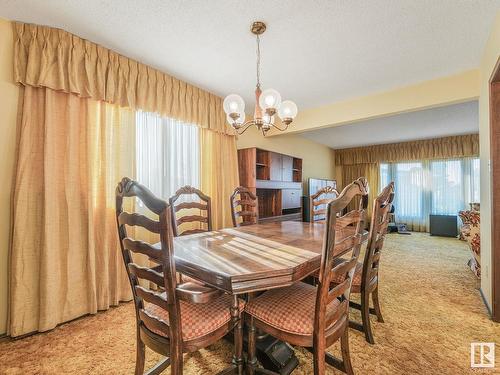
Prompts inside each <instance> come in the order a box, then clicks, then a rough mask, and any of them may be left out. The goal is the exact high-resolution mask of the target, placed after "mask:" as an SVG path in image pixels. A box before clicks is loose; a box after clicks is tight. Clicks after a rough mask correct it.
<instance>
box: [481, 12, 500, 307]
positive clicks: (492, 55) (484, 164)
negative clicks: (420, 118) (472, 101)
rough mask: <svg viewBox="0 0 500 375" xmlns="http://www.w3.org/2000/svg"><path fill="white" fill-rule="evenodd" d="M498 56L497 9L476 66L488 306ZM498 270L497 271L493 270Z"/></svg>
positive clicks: (483, 281) (499, 30)
mask: <svg viewBox="0 0 500 375" xmlns="http://www.w3.org/2000/svg"><path fill="white" fill-rule="evenodd" d="M499 56H500V12H498V13H497V17H496V19H495V23H494V25H493V29H492V30H491V34H490V37H489V39H488V42H487V44H486V47H485V50H484V54H483V58H482V59H481V66H480V82H481V92H480V96H479V144H480V149H481V150H480V155H481V290H482V292H483V295H484V298H485V300H486V303H487V304H488V305H489V307H491V305H492V280H493V279H492V277H491V178H490V176H491V175H490V106H489V80H490V77H491V74H492V72H493V69H494V67H495V64H496V62H497V60H498V57H499ZM497 272H500V270H497Z"/></svg>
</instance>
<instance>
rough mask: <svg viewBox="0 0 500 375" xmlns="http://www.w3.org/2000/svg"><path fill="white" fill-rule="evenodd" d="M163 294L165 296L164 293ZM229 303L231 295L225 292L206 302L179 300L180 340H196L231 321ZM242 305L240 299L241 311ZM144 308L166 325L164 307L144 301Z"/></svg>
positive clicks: (166, 314)
mask: <svg viewBox="0 0 500 375" xmlns="http://www.w3.org/2000/svg"><path fill="white" fill-rule="evenodd" d="M163 296H164V297H165V293H163ZM230 305H231V296H229V295H227V294H224V295H222V296H220V297H218V298H216V299H215V300H213V301H210V302H208V303H199V304H192V303H188V302H185V301H180V308H181V326H182V340H183V341H190V340H196V339H198V338H201V337H203V336H207V335H209V334H210V333H212V332H215V331H216V330H217V329H219V328H221V327H222V326H224V325H225V324H228V323H229V322H230V321H231V313H230V310H229V306H230ZM244 307H245V302H244V301H243V300H240V311H243V309H244ZM145 309H146V312H147V313H148V314H151V315H153V316H157V317H158V318H160V319H162V320H163V321H164V322H165V323H166V324H167V325H168V324H169V319H168V312H167V311H166V310H165V309H163V308H161V307H160V306H157V305H154V304H152V303H146V306H145ZM144 323H145V326H146V327H147V328H148V329H149V330H150V331H152V332H154V333H156V334H157V335H160V336H163V333H162V332H161V331H160V330H158V329H156V328H155V327H153V326H148V324H147V322H144Z"/></svg>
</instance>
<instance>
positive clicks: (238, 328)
mask: <svg viewBox="0 0 500 375" xmlns="http://www.w3.org/2000/svg"><path fill="white" fill-rule="evenodd" d="M231 318H232V320H233V322H234V323H235V324H234V355H233V365H234V366H235V367H236V373H237V374H238V375H242V374H243V365H244V360H243V319H242V316H241V311H240V302H239V300H238V296H237V295H233V303H232V305H231Z"/></svg>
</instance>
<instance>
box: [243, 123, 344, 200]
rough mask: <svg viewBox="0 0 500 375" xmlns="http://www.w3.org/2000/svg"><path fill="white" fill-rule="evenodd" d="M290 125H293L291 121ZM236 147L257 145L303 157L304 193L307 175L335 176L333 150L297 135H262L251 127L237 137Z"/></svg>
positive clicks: (315, 176) (305, 191)
mask: <svg viewBox="0 0 500 375" xmlns="http://www.w3.org/2000/svg"><path fill="white" fill-rule="evenodd" d="M290 126H291V127H293V123H292V124H291V125H290ZM237 147H238V149H240V148H247V147H259V148H262V149H264V150H269V151H275V152H279V153H281V154H286V155H291V156H295V157H297V158H301V159H303V160H302V181H303V183H304V193H307V190H306V189H307V188H306V184H307V179H308V178H309V177H314V178H328V179H334V178H335V158H334V151H333V150H332V149H331V148H329V147H327V146H324V145H322V144H319V143H316V142H313V141H310V140H308V139H306V138H303V137H300V136H297V135H293V134H284V135H280V136H275V137H264V136H263V135H262V133H259V132H258V131H257V130H256V129H254V128H252V129H249V130H247V132H246V133H245V134H243V135H240V136H239V137H238V142H237Z"/></svg>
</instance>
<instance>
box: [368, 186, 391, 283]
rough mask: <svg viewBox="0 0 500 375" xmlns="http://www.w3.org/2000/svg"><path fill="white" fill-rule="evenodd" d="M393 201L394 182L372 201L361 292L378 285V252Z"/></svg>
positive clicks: (381, 245) (382, 242) (381, 244)
mask: <svg viewBox="0 0 500 375" xmlns="http://www.w3.org/2000/svg"><path fill="white" fill-rule="evenodd" d="M393 201H394V182H391V183H390V184H389V185H387V186H386V187H385V188H384V189H383V190H382V192H381V193H380V195H379V196H378V197H377V198H375V199H374V201H373V211H372V217H371V223H370V234H369V237H368V244H367V246H366V252H365V258H364V260H363V276H362V280H361V290H366V291H371V290H373V289H374V288H375V287H376V286H377V284H378V269H379V262H380V252H381V251H382V247H383V246H384V239H385V235H386V234H387V226H388V225H389V221H390V212H391V209H392V202H393Z"/></svg>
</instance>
